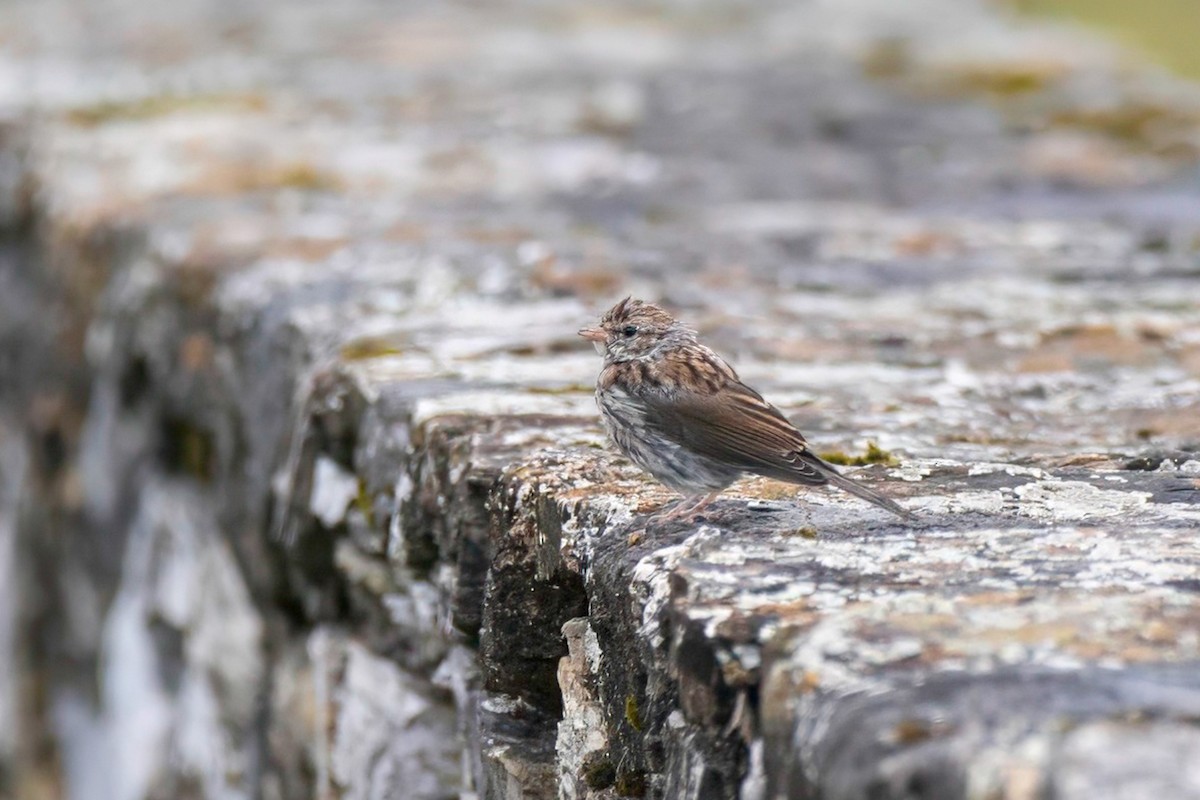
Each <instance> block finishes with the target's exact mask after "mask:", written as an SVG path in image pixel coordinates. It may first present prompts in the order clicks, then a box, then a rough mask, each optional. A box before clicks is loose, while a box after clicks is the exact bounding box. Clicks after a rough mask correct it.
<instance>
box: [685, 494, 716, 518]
mask: <svg viewBox="0 0 1200 800" xmlns="http://www.w3.org/2000/svg"><path fill="white" fill-rule="evenodd" d="M721 491H722V490H721V489H718V490H717V491H715V492H709V493H708V494H706V495H704V496H703V497H701V498H700V499H699V500H698V501H696V503H694V504H693V505H692V506H691V507H690V508H689V509H688V510H687V514H688V516H689V517H693V518H694V517H695V516H696V515H697V514H699V513H700V512H701V511H703V510H704V509H705V508H707V507H708V504H709V503H711V502H712V501H713V500H716V499H717V495H719V494H720V493H721Z"/></svg>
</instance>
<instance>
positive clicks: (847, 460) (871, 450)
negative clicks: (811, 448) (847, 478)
mask: <svg viewBox="0 0 1200 800" xmlns="http://www.w3.org/2000/svg"><path fill="white" fill-rule="evenodd" d="M817 455H819V456H820V457H821V458H823V459H824V460H826V461H828V462H829V463H830V464H838V465H840V466H843V467H865V466H867V465H868V464H883V465H885V466H889V467H894V466H896V465H897V464H899V463H900V461H899V459H897V458H896V457H895V456H893V455H892V454H891V453H889V452H888V451H887V450H884V449H883V448H882V447H880V446H879V445H877V444H875V443H874V442H867V451H866V452H865V453H863V454H862V455H861V456H851V455H848V454H846V453H844V452H842V451H841V450H828V451H826V452H824V453H818V454H817Z"/></svg>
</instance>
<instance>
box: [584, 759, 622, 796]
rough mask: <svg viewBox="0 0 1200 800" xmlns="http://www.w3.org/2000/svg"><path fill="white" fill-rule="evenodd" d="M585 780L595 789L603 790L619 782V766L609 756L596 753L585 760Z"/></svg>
mask: <svg viewBox="0 0 1200 800" xmlns="http://www.w3.org/2000/svg"><path fill="white" fill-rule="evenodd" d="M583 782H584V783H586V784H587V786H588V788H589V789H592V790H593V791H597V792H599V791H603V790H604V789H607V788H608V787H610V786H612V785H613V784H614V783H616V782H617V768H616V766H615V765H614V764H613V762H612V761H610V760H609V759H608V758H605V757H603V756H601V755H599V754H596V757H594V758H589V759H588V760H587V761H585V762H584V765H583Z"/></svg>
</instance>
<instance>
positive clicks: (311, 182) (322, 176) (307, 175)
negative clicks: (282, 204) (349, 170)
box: [274, 162, 341, 192]
mask: <svg viewBox="0 0 1200 800" xmlns="http://www.w3.org/2000/svg"><path fill="white" fill-rule="evenodd" d="M274 177H275V181H274V183H275V185H276V186H279V187H280V188H283V189H300V190H302V191H306V192H329V191H333V190H335V189H337V188H339V187H340V185H341V182H340V181H339V180H338V179H337V178H336V177H335V176H333V175H331V174H329V173H327V172H322V171H321V170H319V169H317V168H316V167H314V166H313V165H312V164H305V163H302V162H300V163H296V164H289V165H288V166H286V167H284V168H283V169H281V170H279V172H278V173H277V174H276V175H275V176H274Z"/></svg>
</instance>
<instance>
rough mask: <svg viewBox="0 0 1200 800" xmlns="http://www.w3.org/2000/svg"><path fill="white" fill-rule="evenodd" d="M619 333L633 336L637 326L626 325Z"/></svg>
mask: <svg viewBox="0 0 1200 800" xmlns="http://www.w3.org/2000/svg"><path fill="white" fill-rule="evenodd" d="M621 333H623V334H625V335H626V336H633V335H634V334H635V333H637V326H636V325H626V326H625V327H624V328H622V329H621Z"/></svg>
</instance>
